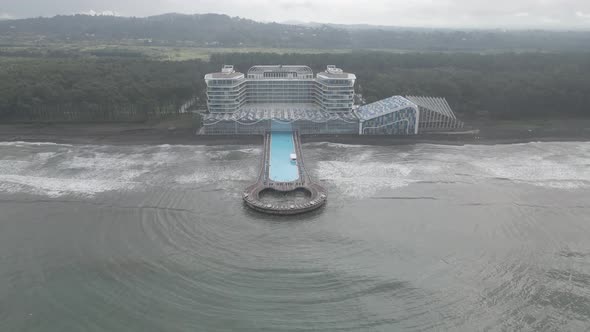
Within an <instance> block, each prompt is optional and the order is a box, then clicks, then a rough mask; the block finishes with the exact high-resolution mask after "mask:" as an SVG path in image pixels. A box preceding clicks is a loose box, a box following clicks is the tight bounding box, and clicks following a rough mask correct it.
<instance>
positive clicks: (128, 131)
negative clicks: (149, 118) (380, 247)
mask: <svg viewBox="0 0 590 332" xmlns="http://www.w3.org/2000/svg"><path fill="white" fill-rule="evenodd" d="M468 125H469V128H468V129H465V130H464V131H463V132H455V133H437V134H422V135H419V136H396V137H391V136H357V135H306V136H303V138H302V139H303V143H313V142H332V143H342V144H361V145H399V144H402V145H403V144H415V143H433V144H445V145H463V144H512V143H526V142H548V141H588V140H590V119H567V120H551V119H547V120H531V121H518V122H516V121H473V122H471V123H468ZM0 141H8V142H11V141H12V142H15V141H24V142H54V143H72V144H114V145H120V144H122V145H126V144H147V145H150V144H180V145H225V144H262V136H205V135H198V134H196V132H195V130H193V129H191V128H175V127H173V128H167V127H162V126H158V125H148V124H120V123H108V124H0Z"/></svg>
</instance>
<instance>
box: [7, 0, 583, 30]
mask: <svg viewBox="0 0 590 332" xmlns="http://www.w3.org/2000/svg"><path fill="white" fill-rule="evenodd" d="M170 12H178V13H188V14H194V13H223V14H228V15H231V16H240V17H245V18H251V19H254V20H258V21H276V22H284V21H303V22H322V23H345V24H356V23H368V24H375V25H394V26H423V27H472V28H477V27H482V28H545V29H571V28H580V29H590V0H364V1H359V0H0V18H23V17H34V16H53V15H57V14H74V13H106V14H115V15H122V16H149V15H157V14H162V13H170Z"/></svg>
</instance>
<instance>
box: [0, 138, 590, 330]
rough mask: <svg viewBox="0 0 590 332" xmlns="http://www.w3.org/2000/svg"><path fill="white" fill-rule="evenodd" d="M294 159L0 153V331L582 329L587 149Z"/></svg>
mask: <svg viewBox="0 0 590 332" xmlns="http://www.w3.org/2000/svg"><path fill="white" fill-rule="evenodd" d="M303 150H304V157H305V163H306V168H307V169H308V171H309V172H310V173H311V175H312V177H313V178H314V179H315V180H317V181H318V182H320V183H321V184H322V185H323V186H324V187H326V189H327V191H328V195H329V197H328V204H327V205H326V206H325V207H324V208H322V209H320V210H318V211H316V212H313V213H311V214H307V215H301V216H296V217H275V216H268V215H263V214H259V213H257V212H253V211H250V210H249V209H248V208H247V207H245V206H244V205H243V203H242V200H241V195H242V190H243V189H245V188H246V187H247V186H248V185H249V184H252V183H253V182H255V180H256V177H257V174H258V167H259V164H260V157H261V152H262V151H261V146H258V145H234V146H190V145H68V144H52V143H24V142H5V143H2V142H0V331H7V332H20V331H43V332H47V331H56V332H64V331H109V332H111V331H141V332H149V331H589V330H590V142H543V143H540V142H533V143H524V144H510V145H464V146H449V145H434V144H415V145H412V144H408V145H397V146H381V147H380V146H362V145H341V144H333V143H309V144H304V146H303Z"/></svg>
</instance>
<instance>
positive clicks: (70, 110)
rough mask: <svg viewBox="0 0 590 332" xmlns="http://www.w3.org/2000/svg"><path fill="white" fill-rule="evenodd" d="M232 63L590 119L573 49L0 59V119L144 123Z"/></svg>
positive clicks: (362, 87)
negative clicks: (296, 67)
mask: <svg viewBox="0 0 590 332" xmlns="http://www.w3.org/2000/svg"><path fill="white" fill-rule="evenodd" d="M223 64H234V65H235V66H236V68H237V69H238V70H239V71H242V72H245V71H247V70H248V68H249V67H250V66H252V65H255V64H305V65H310V66H311V67H312V68H313V69H314V71H316V72H317V71H320V70H324V68H325V66H326V65H329V64H335V65H338V66H339V67H341V68H343V69H345V70H346V71H350V72H353V73H355V74H356V75H357V86H356V89H357V92H359V93H361V94H362V95H363V97H364V98H365V100H366V101H367V102H372V101H376V100H378V99H381V98H386V97H389V96H391V95H428V96H441V97H446V98H447V100H448V101H449V102H450V104H451V106H453V108H454V109H455V110H456V111H457V112H458V113H459V114H460V115H461V116H463V117H466V118H469V117H475V116H482V115H486V114H489V116H491V117H494V118H542V117H555V116H573V115H576V116H590V75H588V73H589V72H590V57H588V55H587V54H584V53H571V54H543V53H530V54H529V53H527V54H490V55H478V54H442V53H441V54H437V53H424V54H418V53H416V54H392V53H386V52H356V53H354V52H353V53H348V54H285V55H279V54H272V53H246V54H244V53H239V54H238V53H231V54H215V55H213V56H212V57H211V60H210V61H209V62H206V61H197V60H195V61H184V62H161V61H152V60H148V59H143V58H131V57H126V56H121V57H100V58H92V57H88V58H84V57H81V58H53V57H43V58H17V57H0V121H40V120H44V121H45V120H53V121H145V120H146V119H150V118H160V117H165V116H166V115H167V114H175V113H176V112H178V110H179V109H180V107H181V105H182V104H184V103H185V102H186V101H187V100H190V99H192V98H195V97H196V98H198V100H199V103H198V105H197V107H199V108H204V107H205V105H204V101H205V97H204V95H205V82H204V80H203V77H204V75H205V74H206V73H208V72H213V71H218V70H219V69H220V68H221V65H223Z"/></svg>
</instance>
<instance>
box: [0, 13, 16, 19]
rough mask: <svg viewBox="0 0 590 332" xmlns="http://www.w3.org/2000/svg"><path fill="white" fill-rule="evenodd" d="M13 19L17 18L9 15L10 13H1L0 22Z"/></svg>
mask: <svg viewBox="0 0 590 332" xmlns="http://www.w3.org/2000/svg"><path fill="white" fill-rule="evenodd" d="M13 18H15V17H14V16H12V15H10V14H8V13H1V12H0V20H11V19H13Z"/></svg>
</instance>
